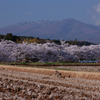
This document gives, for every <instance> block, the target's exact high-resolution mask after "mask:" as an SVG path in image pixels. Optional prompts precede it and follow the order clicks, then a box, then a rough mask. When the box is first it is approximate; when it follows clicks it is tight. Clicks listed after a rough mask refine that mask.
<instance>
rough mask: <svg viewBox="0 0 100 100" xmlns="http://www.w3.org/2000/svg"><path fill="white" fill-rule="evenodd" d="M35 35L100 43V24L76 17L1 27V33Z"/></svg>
mask: <svg viewBox="0 0 100 100" xmlns="http://www.w3.org/2000/svg"><path fill="white" fill-rule="evenodd" d="M7 33H12V34H14V35H17V36H33V37H40V38H46V39H64V40H75V39H77V40H80V41H89V42H93V43H100V26H95V25H91V24H86V23H83V22H80V21H77V20H75V19H71V18H70V19H65V20H62V21H49V20H43V21H38V22H34V21H31V22H21V23H17V24H14V25H9V26H6V27H4V28H0V34H3V35H5V34H7Z"/></svg>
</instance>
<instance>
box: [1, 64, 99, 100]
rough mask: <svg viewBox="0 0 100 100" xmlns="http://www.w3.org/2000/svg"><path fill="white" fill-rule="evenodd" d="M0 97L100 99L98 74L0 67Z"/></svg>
mask: <svg viewBox="0 0 100 100" xmlns="http://www.w3.org/2000/svg"><path fill="white" fill-rule="evenodd" d="M60 73H61V74H60ZM64 76H66V77H64ZM0 98H1V100H2V99H3V100H100V74H99V73H92V72H77V71H62V70H59V71H55V70H51V69H41V68H23V67H15V66H14V67H13V66H5V65H0Z"/></svg>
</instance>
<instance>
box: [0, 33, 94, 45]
mask: <svg viewBox="0 0 100 100" xmlns="http://www.w3.org/2000/svg"><path fill="white" fill-rule="evenodd" d="M2 39H3V40H11V41H13V42H16V43H22V42H25V43H26V42H27V43H34V42H36V43H41V44H44V43H46V42H50V43H52V42H54V43H56V44H58V45H61V43H60V40H59V39H58V40H56V39H53V40H51V39H40V38H39V37H32V36H16V35H13V34H12V33H7V34H6V35H0V41H1V40H2ZM65 43H69V45H78V46H83V45H85V46H88V45H91V44H94V43H91V42H87V41H78V40H77V39H75V40H73V41H72V40H67V41H66V42H65Z"/></svg>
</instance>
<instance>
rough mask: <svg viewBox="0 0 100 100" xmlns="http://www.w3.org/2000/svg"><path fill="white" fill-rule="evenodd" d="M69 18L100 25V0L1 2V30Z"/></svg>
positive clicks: (16, 0) (11, 0) (5, 0)
mask: <svg viewBox="0 0 100 100" xmlns="http://www.w3.org/2000/svg"><path fill="white" fill-rule="evenodd" d="M67 18H74V19H76V20H79V21H82V22H85V23H90V24H94V25H100V0H0V28H2V27H5V26H7V25H11V24H15V23H18V22H23V21H39V20H50V21H54V20H55V21H60V20H64V19H67Z"/></svg>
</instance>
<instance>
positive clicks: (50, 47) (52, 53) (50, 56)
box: [0, 40, 100, 62]
mask: <svg viewBox="0 0 100 100" xmlns="http://www.w3.org/2000/svg"><path fill="white" fill-rule="evenodd" d="M99 56H100V45H90V46H82V47H79V46H77V45H69V44H68V43H65V41H61V45H57V44H55V43H49V42H47V43H44V44H37V43H30V44H28V43H22V44H17V43H15V42H13V41H10V40H9V41H8V40H6V41H1V42H0V61H4V62H22V61H23V60H24V59H26V60H29V61H32V62H34V61H40V62H56V61H59V62H78V61H79V60H98V58H99Z"/></svg>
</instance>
